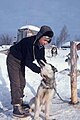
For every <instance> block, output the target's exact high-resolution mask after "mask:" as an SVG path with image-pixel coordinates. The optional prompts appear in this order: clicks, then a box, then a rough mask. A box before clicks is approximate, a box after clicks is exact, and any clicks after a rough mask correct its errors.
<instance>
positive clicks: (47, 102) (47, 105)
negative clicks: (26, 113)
mask: <svg viewBox="0 0 80 120" xmlns="http://www.w3.org/2000/svg"><path fill="white" fill-rule="evenodd" d="M49 110H50V101H48V100H47V101H46V102H45V120H49Z"/></svg>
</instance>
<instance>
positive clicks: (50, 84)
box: [34, 60, 57, 120]
mask: <svg viewBox="0 0 80 120" xmlns="http://www.w3.org/2000/svg"><path fill="white" fill-rule="evenodd" d="M40 67H41V76H42V78H43V79H42V81H41V84H40V86H39V87H38V90H37V94H36V96H35V110H34V120H39V114H40V111H41V106H42V105H44V106H45V110H44V112H45V120H49V111H50V104H51V100H52V98H53V96H54V94H55V90H54V89H55V88H56V82H55V72H57V69H56V68H55V67H54V66H52V65H51V64H48V63H45V62H44V61H43V60H41V61H40Z"/></svg>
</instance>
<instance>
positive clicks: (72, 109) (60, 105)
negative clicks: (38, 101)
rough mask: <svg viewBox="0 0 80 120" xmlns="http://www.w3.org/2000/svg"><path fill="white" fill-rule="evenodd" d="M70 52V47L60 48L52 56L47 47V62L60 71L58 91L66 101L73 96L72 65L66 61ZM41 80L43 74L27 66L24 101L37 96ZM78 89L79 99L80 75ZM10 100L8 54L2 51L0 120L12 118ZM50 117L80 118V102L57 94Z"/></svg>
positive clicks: (64, 119)
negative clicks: (75, 103)
mask: <svg viewBox="0 0 80 120" xmlns="http://www.w3.org/2000/svg"><path fill="white" fill-rule="evenodd" d="M69 52H70V50H69V49H66V50H63V49H59V50H58V55H57V56H56V57H51V53H50V51H49V50H47V49H46V59H47V62H48V63H51V64H52V65H54V66H55V67H56V68H57V69H58V72H57V73H56V82H57V92H58V93H59V94H60V96H61V97H62V98H63V99H64V100H66V101H70V98H71V87H70V77H69V75H68V74H69V71H70V67H69V66H68V64H67V63H66V62H65V59H66V55H67V54H68V53H69ZM78 55H79V57H80V51H78ZM77 67H78V69H80V58H79V60H78V62H77ZM40 81H41V76H40V75H39V74H37V73H34V72H32V71H31V70H30V69H29V68H27V67H26V87H25V90H24V93H25V97H24V101H26V102H29V101H30V99H31V98H32V97H34V96H35V94H36V90H37V87H38V86H39V84H40ZM77 90H78V100H79V99H80V76H78V77H77ZM10 102H11V100H10V83H9V78H8V73H7V67H6V55H5V54H3V53H0V120H12V118H11V115H12V105H11V103H10ZM43 116H44V114H42V115H41V120H43ZM50 118H51V120H52V119H56V120H80V104H77V105H70V104H69V103H66V102H63V101H61V100H60V98H59V97H58V96H57V95H55V98H54V99H53V100H52V106H51V112H50ZM18 120H20V119H18Z"/></svg>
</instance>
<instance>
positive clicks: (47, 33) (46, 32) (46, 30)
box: [35, 25, 54, 42]
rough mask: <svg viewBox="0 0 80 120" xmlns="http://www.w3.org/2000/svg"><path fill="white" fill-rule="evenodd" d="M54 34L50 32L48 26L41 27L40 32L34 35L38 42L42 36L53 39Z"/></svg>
mask: <svg viewBox="0 0 80 120" xmlns="http://www.w3.org/2000/svg"><path fill="white" fill-rule="evenodd" d="M53 35H54V32H53V31H52V29H51V28H50V27H49V26H45V25H44V26H42V27H41V28H40V31H39V32H38V33H37V35H36V40H35V42H36V41H38V40H39V39H40V38H41V37H42V36H49V37H51V38H52V37H53Z"/></svg>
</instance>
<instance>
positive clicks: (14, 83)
mask: <svg viewBox="0 0 80 120" xmlns="http://www.w3.org/2000/svg"><path fill="white" fill-rule="evenodd" d="M6 62H7V70H8V75H9V79H10V88H11V104H13V105H14V104H22V98H23V92H24V87H25V66H24V65H22V64H21V61H20V60H18V59H16V58H15V57H13V55H11V54H10V53H9V54H8V56H7V61H6Z"/></svg>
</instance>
